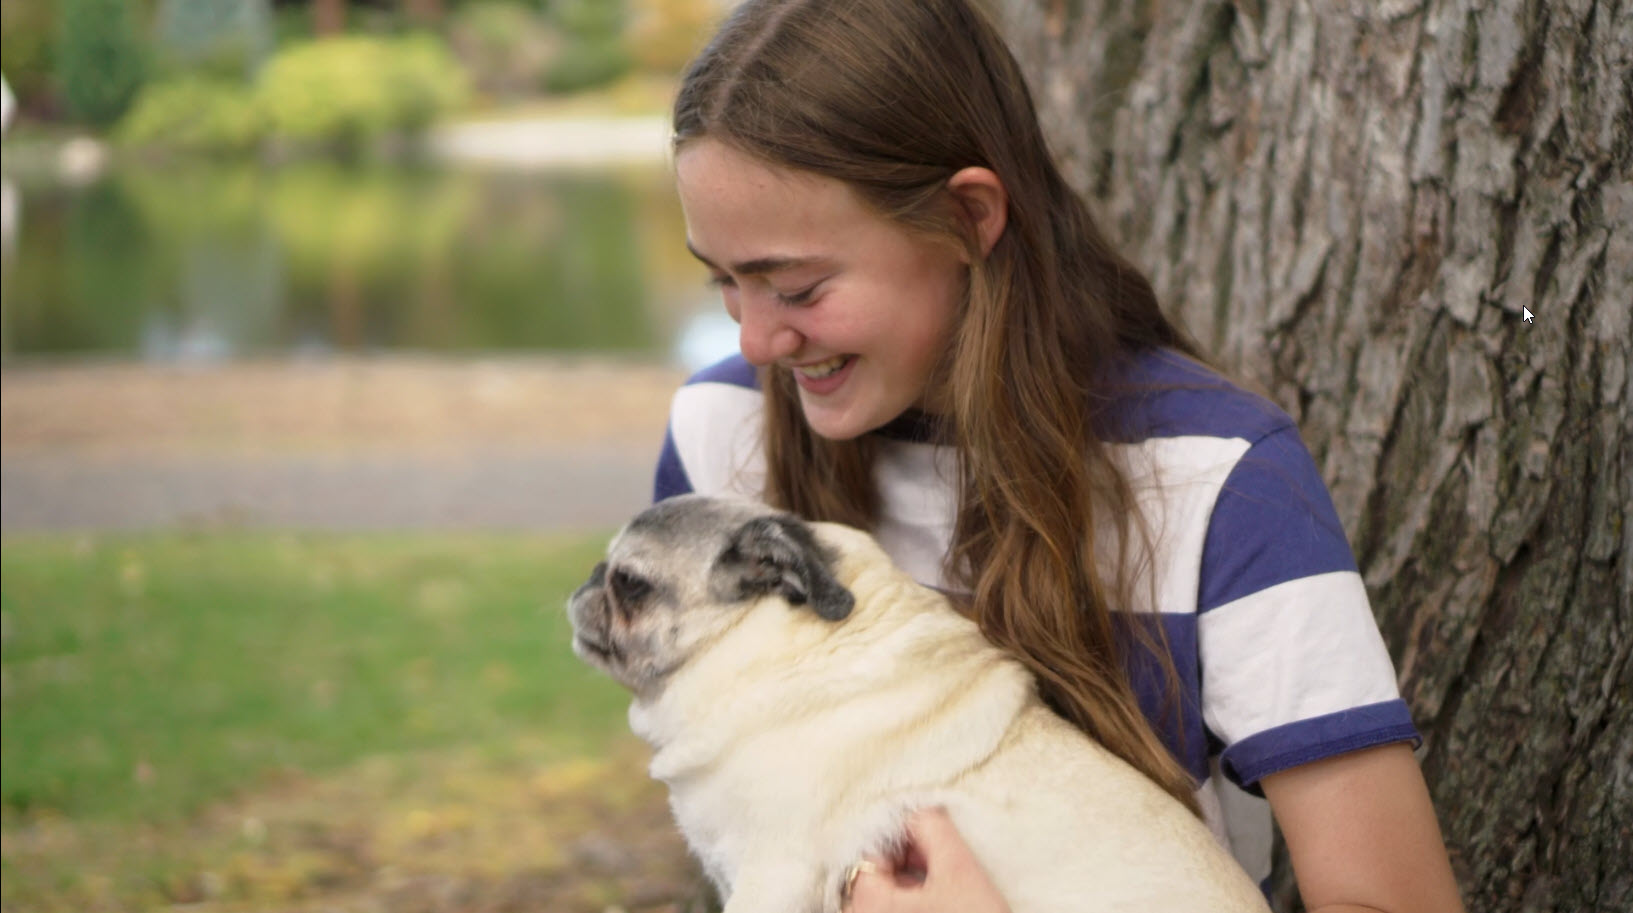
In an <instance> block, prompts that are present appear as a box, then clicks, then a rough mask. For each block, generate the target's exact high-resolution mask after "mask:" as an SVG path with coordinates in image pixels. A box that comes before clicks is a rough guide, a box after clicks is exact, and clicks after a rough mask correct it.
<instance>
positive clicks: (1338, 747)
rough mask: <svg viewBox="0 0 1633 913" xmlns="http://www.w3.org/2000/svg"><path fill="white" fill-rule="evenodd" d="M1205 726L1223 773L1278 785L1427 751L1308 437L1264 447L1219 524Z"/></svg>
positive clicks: (1213, 538) (1207, 580) (1209, 597)
mask: <svg viewBox="0 0 1633 913" xmlns="http://www.w3.org/2000/svg"><path fill="white" fill-rule="evenodd" d="M1197 611H1198V621H1197V636H1198V651H1199V660H1200V664H1201V666H1202V710H1203V721H1204V723H1205V724H1206V725H1207V727H1208V730H1209V731H1210V732H1211V733H1212V734H1213V735H1214V736H1215V737H1216V738H1218V739H1219V740H1220V741H1221V742H1222V743H1223V746H1224V749H1223V752H1222V753H1221V755H1220V768H1221V770H1222V771H1223V772H1224V774H1225V775H1226V776H1227V777H1228V778H1229V779H1230V780H1231V781H1233V782H1234V783H1236V784H1237V785H1238V786H1241V787H1243V788H1245V789H1248V790H1249V791H1250V792H1254V793H1258V792H1259V790H1258V787H1257V783H1258V781H1259V780H1260V778H1262V777H1264V776H1265V775H1266V774H1270V773H1274V772H1276V771H1279V770H1285V769H1287V768H1289V767H1295V766H1297V765H1299V764H1305V763H1308V762H1310V761H1315V760H1320V759H1322V758H1326V757H1331V756H1333V755H1338V754H1342V753H1345V752H1348V751H1354V750H1357V749H1360V748H1367V747H1371V746H1373V745H1382V744H1387V743H1390V742H1398V741H1404V740H1413V741H1416V740H1418V739H1419V736H1418V733H1417V730H1416V728H1415V727H1414V726H1413V724H1412V719H1411V714H1410V712H1409V711H1408V709H1407V707H1406V703H1405V702H1404V701H1402V700H1401V698H1400V692H1399V690H1398V688H1397V686H1396V683H1395V670H1394V667H1393V664H1392V663H1391V661H1390V659H1389V653H1388V650H1387V649H1386V648H1385V646H1384V642H1383V637H1382V636H1381V635H1380V634H1379V632H1378V626H1377V622H1376V621H1375V620H1374V619H1373V616H1372V607H1371V604H1370V602H1369V601H1368V599H1367V594H1366V588H1365V586H1364V585H1363V583H1362V581H1361V575H1360V573H1359V572H1358V571H1357V569H1356V565H1355V557H1354V554H1353V553H1352V552H1351V550H1350V546H1349V542H1348V541H1347V540H1346V539H1345V537H1344V531H1343V527H1342V525H1341V524H1340V523H1339V522H1338V517H1337V512H1336V511H1335V510H1334V509H1333V505H1332V498H1331V496H1330V495H1328V493H1327V488H1326V485H1325V484H1324V483H1323V482H1322V480H1321V476H1320V473H1319V472H1318V471H1317V469H1316V466H1315V461H1314V460H1312V459H1311V458H1310V455H1309V452H1308V451H1307V450H1306V449H1305V447H1304V444H1303V442H1302V441H1300V440H1299V437H1298V433H1297V430H1296V429H1295V428H1294V427H1293V426H1292V425H1284V426H1282V427H1280V428H1278V429H1276V430H1274V431H1271V432H1270V433H1268V434H1267V435H1265V436H1264V437H1263V438H1261V439H1260V440H1258V441H1257V442H1255V443H1254V444H1253V445H1252V446H1251V447H1250V448H1249V449H1248V450H1247V452H1246V453H1245V454H1243V456H1242V457H1241V459H1240V460H1239V461H1238V462H1237V464H1236V466H1235V467H1234V468H1233V469H1232V471H1231V472H1230V474H1229V476H1228V477H1227V478H1226V481H1225V484H1224V486H1223V487H1222V488H1221V490H1220V492H1219V495H1218V498H1217V499H1216V501H1215V504H1214V508H1213V511H1212V513H1211V515H1210V517H1209V521H1208V532H1207V536H1206V539H1205V541H1204V543H1203V551H1202V567H1201V574H1200V577H1199V580H1198V605H1197Z"/></svg>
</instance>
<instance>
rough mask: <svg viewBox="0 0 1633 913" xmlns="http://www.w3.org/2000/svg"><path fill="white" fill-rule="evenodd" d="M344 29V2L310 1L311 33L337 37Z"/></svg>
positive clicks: (340, 0) (341, 0) (338, 0)
mask: <svg viewBox="0 0 1633 913" xmlns="http://www.w3.org/2000/svg"><path fill="white" fill-rule="evenodd" d="M345 29H346V0H312V31H313V32H315V33H317V34H318V35H338V34H340V33H341V32H342V31H345Z"/></svg>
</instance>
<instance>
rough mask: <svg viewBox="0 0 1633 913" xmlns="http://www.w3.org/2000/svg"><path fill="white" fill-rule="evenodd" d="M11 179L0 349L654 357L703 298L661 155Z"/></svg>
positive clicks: (31, 352)
mask: <svg viewBox="0 0 1633 913" xmlns="http://www.w3.org/2000/svg"><path fill="white" fill-rule="evenodd" d="M20 196H21V202H20V209H21V213H20V215H21V219H20V228H19V230H18V233H17V236H16V238H15V244H16V247H15V250H14V251H13V252H11V253H9V254H8V255H7V256H6V257H5V268H4V278H3V283H4V288H3V296H4V306H3V310H0V353H3V357H4V358H6V359H14V358H17V357H29V358H36V357H60V356H80V355H99V356H113V357H139V358H144V359H149V360H157V361H198V360H205V361H209V360H221V359H229V358H237V357H243V356H246V355H266V354H302V353H317V354H321V353H325V352H333V351H338V352H367V351H376V350H394V349H415V350H430V351H441V352H477V351H481V352H493V351H519V350H529V351H549V352H564V351H575V352H579V351H596V352H622V353H629V354H635V355H641V356H651V357H661V356H663V355H664V354H665V353H670V352H671V351H672V345H673V343H672V340H675V339H676V338H677V333H678V331H679V329H680V328H681V326H682V325H683V324H684V323H685V322H686V321H687V320H688V319H689V318H690V317H691V316H692V315H694V314H697V313H704V314H715V313H718V309H719V305H718V303H714V302H713V301H712V300H711V299H710V296H709V294H708V293H707V292H706V290H705V289H704V288H703V287H702V277H703V274H702V271H701V269H700V268H699V267H698V266H697V265H696V264H694V263H691V262H689V261H688V259H687V258H686V256H685V253H684V240H685V229H684V224H683V222H682V219H681V215H680V212H679V207H678V205H677V204H676V202H675V199H674V192H673V190H672V188H671V186H670V185H669V181H668V178H667V177H666V176H665V175H664V174H663V173H662V172H661V169H654V170H652V171H651V172H646V171H639V172H619V173H607V174H586V173H583V172H574V173H571V174H561V175H550V174H540V173H537V172H532V173H516V172H506V173H485V172H469V171H464V172H456V171H447V170H441V169H429V168H425V169H416V168H405V167H394V168H383V167H376V168H355V167H353V168H348V167H344V166H340V165H334V164H327V163H311V164H305V165H300V166H290V167H285V168H280V169H276V170H262V169H256V168H252V167H240V168H198V169H188V170H172V171H162V172H139V173H124V174H114V175H111V176H108V177H105V178H103V179H101V180H99V181H97V182H95V183H93V184H90V185H87V186H83V187H78V188H69V187H62V186H54V187H24V188H23V189H22V191H21V193H20ZM705 319H708V318H705ZM733 337H734V333H733ZM718 349H719V338H718V334H716V336H715V338H714V349H713V350H712V351H718ZM676 354H678V353H676ZM697 357H699V356H697V355H696V354H692V355H691V356H690V357H688V358H686V359H685V360H686V361H691V360H692V359H694V358H697Z"/></svg>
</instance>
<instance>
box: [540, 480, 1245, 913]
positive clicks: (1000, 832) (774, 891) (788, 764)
mask: <svg viewBox="0 0 1633 913" xmlns="http://www.w3.org/2000/svg"><path fill="white" fill-rule="evenodd" d="M568 614H569V616H570V618H571V620H572V624H573V631H574V636H573V649H574V651H575V652H576V653H577V654H578V655H579V656H580V657H581V658H583V659H584V660H586V661H588V662H590V663H591V664H593V665H595V666H596V667H598V668H600V669H602V670H604V671H605V672H606V673H607V674H609V675H611V676H612V677H613V678H614V679H616V680H618V681H619V682H621V683H622V684H623V685H624V686H626V687H627V688H629V690H630V691H631V692H632V694H633V701H632V703H631V705H630V709H629V721H630V726H631V728H632V729H634V731H635V733H636V734H637V735H639V736H640V737H641V738H643V739H645V740H646V741H647V742H648V743H650V745H651V746H652V748H653V752H654V753H653V757H652V763H651V774H652V776H653V777H655V778H656V779H658V780H661V781H663V782H664V783H665V784H667V786H668V787H669V795H670V804H671V808H672V810H673V812H674V816H675V820H676V822H677V824H678V825H679V828H680V831H681V833H682V835H683V836H684V837H685V839H686V841H687V843H688V845H689V846H690V847H691V849H692V851H693V852H694V853H695V854H696V855H697V857H698V858H699V860H700V861H701V862H702V864H703V867H704V869H705V871H706V872H707V873H708V875H709V877H710V878H711V879H712V880H713V881H714V883H715V886H716V887H717V888H718V889H719V891H720V895H721V897H722V898H723V899H724V900H725V910H726V913H838V911H839V910H840V909H841V907H842V905H843V900H844V898H843V896H842V895H843V893H844V889H845V887H846V885H845V882H846V880H847V879H846V874H847V872H848V871H851V870H852V867H853V866H854V865H855V864H856V863H857V862H858V860H860V859H862V858H863V857H864V856H868V855H880V856H885V857H889V856H891V855H892V854H893V853H899V852H900V850H901V849H902V847H901V841H902V839H903V838H902V835H903V834H904V831H905V822H906V819H907V818H908V816H909V815H911V814H912V813H913V812H914V811H916V810H918V809H921V808H925V807H930V806H942V807H944V808H945V809H946V811H947V814H948V816H949V817H950V818H951V820H952V822H953V824H954V825H955V826H956V827H957V829H958V831H959V833H960V834H961V835H962V836H963V838H964V839H965V841H966V842H968V844H969V845H970V848H971V850H972V851H973V852H974V854H975V856H976V857H977V858H978V859H979V860H980V861H981V864H982V866H983V867H984V868H985V870H986V872H987V874H988V875H989V876H990V877H991V879H992V881H993V882H994V884H995V885H996V886H997V888H998V889H999V892H1000V893H1001V894H1002V895H1003V896H1004V898H1005V899H1006V900H1007V901H1008V903H1009V906H1010V909H1011V910H1013V911H1014V913H1042V911H1066V910H1071V911H1129V913H1134V911H1138V913H1157V911H1176V913H1177V911H1184V913H1196V911H1212V913H1234V911H1243V913H1246V911H1256V913H1263V911H1265V910H1266V909H1267V908H1266V905H1265V900H1264V897H1263V895H1262V894H1261V893H1260V892H1259V890H1258V889H1257V888H1256V887H1255V886H1254V885H1253V883H1252V882H1251V881H1250V879H1249V878H1248V877H1247V874H1246V873H1245V872H1243V871H1242V869H1241V868H1240V867H1239V866H1238V865H1237V864H1236V862H1235V861H1234V860H1233V859H1232V858H1231V857H1230V855H1229V854H1228V853H1227V852H1226V851H1225V849H1224V848H1223V847H1222V846H1220V844H1219V843H1218V841H1216V840H1215V838H1214V837H1213V836H1212V834H1211V833H1210V832H1209V831H1208V829H1207V827H1206V826H1205V825H1204V824H1203V823H1202V822H1201V821H1200V820H1198V819H1197V818H1196V817H1195V816H1193V815H1192V814H1191V813H1190V812H1189V811H1187V810H1186V809H1185V808H1184V806H1182V805H1181V804H1180V803H1179V802H1177V801H1175V800H1174V799H1173V798H1172V797H1171V796H1169V795H1168V794H1167V793H1165V792H1164V791H1163V790H1162V789H1161V788H1159V787H1158V786H1156V785H1155V784H1154V783H1152V782H1151V781H1150V780H1149V779H1147V778H1146V777H1144V776H1143V775H1141V774H1139V773H1138V772H1136V771H1135V770H1134V769H1133V768H1132V767H1130V766H1129V765H1128V764H1126V763H1125V762H1123V761H1122V760H1120V759H1119V758H1117V757H1116V756H1114V755H1113V754H1111V753H1110V752H1109V751H1107V750H1105V749H1104V748H1103V747H1101V746H1100V745H1099V744H1098V743H1096V742H1094V741H1092V740H1091V739H1089V738H1088V737H1087V736H1085V735H1084V734H1083V733H1082V732H1081V731H1080V730H1078V729H1076V728H1075V727H1073V726H1072V725H1071V724H1069V723H1067V722H1065V721H1064V720H1062V719H1061V718H1060V717H1058V716H1056V715H1055V714H1054V713H1053V712H1052V711H1050V710H1049V709H1048V708H1047V707H1046V706H1045V705H1044V704H1043V702H1042V701H1041V699H1040V698H1039V697H1038V694H1037V689H1036V687H1035V684H1034V681H1033V679H1032V677H1031V675H1030V673H1029V672H1028V671H1027V670H1026V668H1025V667H1024V666H1022V665H1021V663H1019V662H1018V661H1016V660H1014V659H1012V658H1010V657H1009V656H1008V655H1007V654H1005V653H1004V652H1003V651H1002V650H1000V649H998V648H996V647H994V646H992V645H991V644H989V643H988V642H987V641H986V640H985V638H983V637H982V635H981V633H980V631H979V630H978V629H977V627H976V625H975V623H974V622H972V621H970V620H969V619H967V618H965V617H964V616H962V615H960V614H959V613H958V612H957V611H956V610H955V609H954V608H953V607H952V606H951V605H950V604H949V602H948V601H947V599H946V598H945V597H943V596H942V595H941V594H939V593H938V592H936V591H935V590H933V589H930V588H928V587H925V586H922V585H920V584H918V583H917V582H916V581H914V580H913V579H912V578H910V577H909V576H907V575H906V574H905V573H903V572H901V571H899V570H897V569H896V568H895V567H894V565H893V564H892V562H891V560H890V558H889V557H888V556H887V555H886V554H885V553H884V552H883V550H881V549H880V547H879V546H878V544H877V543H875V542H874V541H873V539H872V538H871V537H870V536H868V535H867V534H866V533H863V532H861V531H858V530H855V529H851V528H849V527H845V526H839V525H834V524H826V523H806V522H804V521H802V520H800V519H798V518H797V517H794V516H791V515H788V514H782V513H777V512H775V511H773V510H771V509H770V508H767V507H765V506H763V505H759V504H755V503H751V502H743V501H732V500H723V499H717V498H710V497H702V496H696V495H687V496H682V497H677V498H672V499H669V500H666V501H663V502H661V503H659V504H657V505H654V506H653V507H651V508H648V509H647V510H646V511H644V512H642V513H641V514H640V515H639V516H637V517H635V519H634V520H632V521H631V522H630V523H629V525H628V526H626V527H625V528H624V529H623V530H622V531H621V532H620V533H619V534H618V535H617V537H616V538H614V539H613V541H612V543H611V545H610V546H609V547H608V550H607V559H606V560H605V561H603V562H602V563H600V564H598V565H596V567H595V570H594V571H593V572H592V573H591V575H590V579H589V580H588V582H586V583H585V584H584V585H583V586H582V587H580V588H579V589H578V591H577V592H575V593H574V594H573V596H572V598H571V599H570V601H569V604H568Z"/></svg>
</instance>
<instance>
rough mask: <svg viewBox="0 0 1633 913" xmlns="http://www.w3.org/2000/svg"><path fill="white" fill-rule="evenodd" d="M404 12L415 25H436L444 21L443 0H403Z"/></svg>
mask: <svg viewBox="0 0 1633 913" xmlns="http://www.w3.org/2000/svg"><path fill="white" fill-rule="evenodd" d="M402 5H403V12H404V13H405V14H407V16H408V21H409V22H412V23H413V24H415V25H421V26H428V25H436V24H437V23H439V22H441V21H442V14H443V7H442V0H402Z"/></svg>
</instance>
